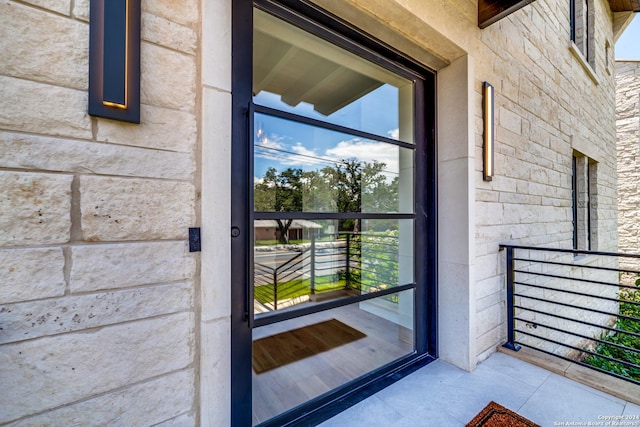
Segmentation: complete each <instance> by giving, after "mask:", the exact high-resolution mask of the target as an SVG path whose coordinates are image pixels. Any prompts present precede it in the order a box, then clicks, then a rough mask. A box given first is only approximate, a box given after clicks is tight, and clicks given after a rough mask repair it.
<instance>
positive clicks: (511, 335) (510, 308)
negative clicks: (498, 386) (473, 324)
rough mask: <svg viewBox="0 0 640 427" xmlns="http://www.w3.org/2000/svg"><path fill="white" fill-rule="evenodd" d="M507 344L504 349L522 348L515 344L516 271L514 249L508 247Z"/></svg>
mask: <svg viewBox="0 0 640 427" xmlns="http://www.w3.org/2000/svg"><path fill="white" fill-rule="evenodd" d="M506 249H507V342H506V343H505V344H504V345H503V347H506V348H508V349H509V350H513V351H518V350H520V346H519V345H517V344H516V343H515V341H516V339H515V331H514V329H515V320H514V315H515V308H514V305H515V304H514V299H515V296H514V293H515V292H514V291H515V289H514V287H515V281H514V278H515V271H514V265H513V263H514V261H513V249H514V248H513V247H511V246H507V247H506Z"/></svg>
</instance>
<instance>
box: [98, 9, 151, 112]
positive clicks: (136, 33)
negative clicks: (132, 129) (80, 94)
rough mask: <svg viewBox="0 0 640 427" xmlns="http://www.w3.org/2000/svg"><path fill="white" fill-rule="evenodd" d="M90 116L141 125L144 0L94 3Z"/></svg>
mask: <svg viewBox="0 0 640 427" xmlns="http://www.w3.org/2000/svg"><path fill="white" fill-rule="evenodd" d="M90 8H91V9H90V22H89V114H90V115H92V116H99V117H106V118H110V119H114V120H122V121H126V122H132V123H140V15H141V11H140V0H91V2H90Z"/></svg>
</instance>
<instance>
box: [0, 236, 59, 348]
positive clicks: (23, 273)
mask: <svg viewBox="0 0 640 427" xmlns="http://www.w3.org/2000/svg"><path fill="white" fill-rule="evenodd" d="M0 277H2V285H1V286H0V304H9V303H12V302H18V301H29V300H35V299H40V298H48V297H57V296H61V295H63V294H64V290H65V286H66V283H65V280H64V255H63V253H62V249H60V248H47V249H31V248H29V249H0ZM0 313H4V308H3V307H0ZM2 317H3V319H4V315H2ZM0 323H4V320H3V321H2V322H0ZM0 331H3V332H4V333H8V332H10V331H7V328H6V327H5V326H4V325H0ZM4 333H2V332H0V339H2V337H3V336H4Z"/></svg>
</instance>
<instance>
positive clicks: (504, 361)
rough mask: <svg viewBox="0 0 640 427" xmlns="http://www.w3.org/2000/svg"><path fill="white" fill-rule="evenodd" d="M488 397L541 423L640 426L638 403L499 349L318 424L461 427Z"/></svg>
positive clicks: (408, 380) (429, 369)
mask: <svg viewBox="0 0 640 427" xmlns="http://www.w3.org/2000/svg"><path fill="white" fill-rule="evenodd" d="M639 393H640V390H639ZM491 400H493V401H495V402H497V403H499V404H501V405H502V406H505V407H507V408H509V409H511V410H513V411H516V412H518V413H519V414H520V415H523V416H525V417H527V418H529V419H530V420H532V421H534V422H536V423H538V424H540V425H541V426H543V427H547V426H550V427H556V426H570V425H581V426H597V425H601V426H607V425H609V426H629V427H640V418H637V419H634V418H636V417H635V416H638V417H640V406H638V405H635V404H633V403H629V402H626V401H624V400H622V399H619V398H617V397H614V396H611V395H608V394H605V393H603V392H600V391H598V390H595V389H592V388H590V387H588V386H585V385H583V384H580V383H577V382H575V381H572V380H570V379H567V378H565V377H562V376H560V375H557V374H554V373H552V372H549V371H547V370H545V369H542V368H539V367H537V366H534V365H531V364H529V363H526V362H523V361H521V360H518V359H516V358H514V357H510V356H508V355H506V354H503V353H495V354H493V355H492V356H491V357H489V358H488V359H487V360H485V361H484V362H483V363H481V364H479V365H478V367H477V368H476V370H475V371H474V372H465V371H463V370H461V369H458V368H456V367H454V366H452V365H449V364H448V363H446V362H443V361H440V360H437V361H435V362H433V363H431V364H429V365H428V366H426V367H424V368H421V369H420V370H418V371H416V372H414V373H413V374H411V375H409V376H407V377H405V378H403V379H402V380H400V381H398V382H397V383H395V384H393V385H391V386H389V387H387V388H386V389H384V390H381V391H380V392H378V393H376V394H375V395H373V396H371V397H370V398H368V399H366V400H364V401H362V402H360V403H359V404H357V405H355V406H353V407H351V408H349V409H348V410H346V411H345V412H342V413H340V414H338V415H336V416H335V417H333V418H331V419H329V420H327V421H325V422H324V423H322V424H320V426H322V427H358V426H363V427H364V426H366V427H376V426H381V427H396V426H397V427H419V426H438V427H448V426H464V425H465V424H466V423H467V422H469V421H470V420H471V419H472V418H473V417H474V416H475V415H476V414H477V413H478V412H479V411H480V410H482V408H484V407H485V406H486V405H487V404H488V403H489V402H490V401H491ZM616 416H618V417H620V416H624V417H626V419H618V420H615V418H606V417H616ZM608 422H610V424H607V423H608Z"/></svg>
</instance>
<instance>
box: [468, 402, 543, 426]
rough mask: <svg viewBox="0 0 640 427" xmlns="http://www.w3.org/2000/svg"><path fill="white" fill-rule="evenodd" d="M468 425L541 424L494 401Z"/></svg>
mask: <svg viewBox="0 0 640 427" xmlns="http://www.w3.org/2000/svg"><path fill="white" fill-rule="evenodd" d="M467 427H540V425H538V424H536V423H534V422H533V421H531V420H528V419H526V418H525V417H523V416H522V415H518V414H516V413H515V412H513V411H510V410H509V409H507V408H505V407H504V406H502V405H499V404H497V403H496V402H493V401H492V402H491V403H489V404H488V405H487V406H486V407H485V408H484V409H483V410H482V411H480V413H479V414H478V415H476V416H475V417H474V418H473V419H472V420H471V421H469V423H468V424H467Z"/></svg>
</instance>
